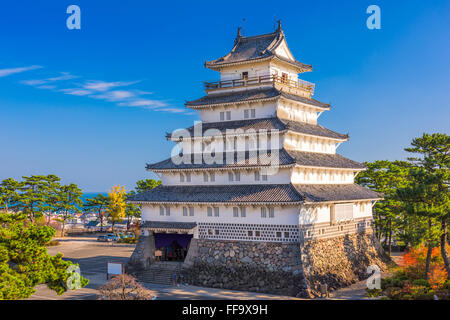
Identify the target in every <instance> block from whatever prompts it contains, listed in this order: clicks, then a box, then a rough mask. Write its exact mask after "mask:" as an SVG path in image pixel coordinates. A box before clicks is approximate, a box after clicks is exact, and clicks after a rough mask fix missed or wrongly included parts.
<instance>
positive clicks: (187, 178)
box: [186, 173, 191, 182]
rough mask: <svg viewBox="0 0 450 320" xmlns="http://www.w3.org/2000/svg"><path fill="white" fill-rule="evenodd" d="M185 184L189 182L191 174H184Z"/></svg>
mask: <svg viewBox="0 0 450 320" xmlns="http://www.w3.org/2000/svg"><path fill="white" fill-rule="evenodd" d="M186 182H191V174H190V173H186Z"/></svg>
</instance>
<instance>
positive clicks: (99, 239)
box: [97, 236, 112, 242]
mask: <svg viewBox="0 0 450 320" xmlns="http://www.w3.org/2000/svg"><path fill="white" fill-rule="evenodd" d="M97 241H101V242H108V241H112V240H111V239H110V238H108V237H107V236H98V237H97Z"/></svg>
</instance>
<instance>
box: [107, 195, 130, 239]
mask: <svg viewBox="0 0 450 320" xmlns="http://www.w3.org/2000/svg"><path fill="white" fill-rule="evenodd" d="M125 194H126V193H125V188H124V187H121V186H114V187H112V188H111V191H110V192H108V196H109V204H108V207H107V208H106V212H107V214H108V219H109V221H111V224H112V232H114V225H115V224H116V222H121V221H122V220H123V218H124V217H125V210H126V207H127V204H126V202H125Z"/></svg>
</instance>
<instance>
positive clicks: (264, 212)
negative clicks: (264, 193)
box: [261, 207, 267, 218]
mask: <svg viewBox="0 0 450 320" xmlns="http://www.w3.org/2000/svg"><path fill="white" fill-rule="evenodd" d="M261 218H267V210H266V208H264V207H262V208H261Z"/></svg>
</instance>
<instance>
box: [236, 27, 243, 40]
mask: <svg viewBox="0 0 450 320" xmlns="http://www.w3.org/2000/svg"><path fill="white" fill-rule="evenodd" d="M236 38H242V34H241V27H238V32H237V36H236Z"/></svg>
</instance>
